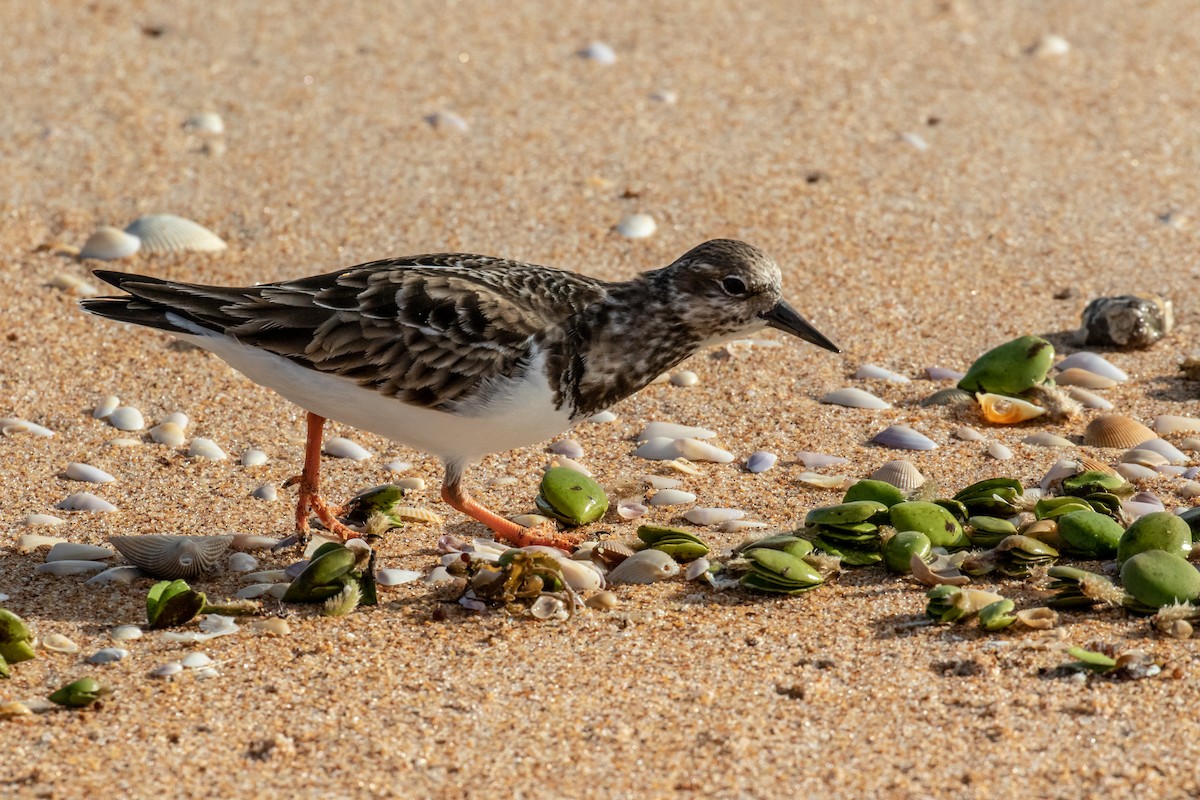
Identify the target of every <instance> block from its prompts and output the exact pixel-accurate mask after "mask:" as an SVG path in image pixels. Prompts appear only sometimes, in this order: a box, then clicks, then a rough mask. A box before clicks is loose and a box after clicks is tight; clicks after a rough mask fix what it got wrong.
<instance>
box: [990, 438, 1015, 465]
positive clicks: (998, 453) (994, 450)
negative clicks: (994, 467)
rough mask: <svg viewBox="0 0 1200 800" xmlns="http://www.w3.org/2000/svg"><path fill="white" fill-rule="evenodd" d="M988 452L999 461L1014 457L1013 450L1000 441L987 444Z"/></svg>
mask: <svg viewBox="0 0 1200 800" xmlns="http://www.w3.org/2000/svg"><path fill="white" fill-rule="evenodd" d="M987 454H988V455H989V456H991V457H992V458H994V459H997V460H998V461H1008V460H1009V459H1010V458H1012V457H1013V451H1012V450H1009V449H1008V448H1007V447H1005V446H1004V445H1003V444H1001V443H1000V442H992V443H991V444H989V445H988V446H987Z"/></svg>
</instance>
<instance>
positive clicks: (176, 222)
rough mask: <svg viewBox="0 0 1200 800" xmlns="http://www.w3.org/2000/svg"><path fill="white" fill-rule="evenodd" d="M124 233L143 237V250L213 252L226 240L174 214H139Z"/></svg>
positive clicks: (156, 251) (157, 251)
mask: <svg viewBox="0 0 1200 800" xmlns="http://www.w3.org/2000/svg"><path fill="white" fill-rule="evenodd" d="M125 232H126V233H129V234H132V235H134V236H136V237H138V238H139V239H141V240H142V252H144V253H216V252H220V251H221V250H224V249H225V246H226V245H225V241H224V240H223V239H221V237H220V236H217V235H216V234H215V233H213V232H212V231H210V230H209V229H208V228H206V227H204V226H203V225H201V224H199V223H197V222H192V221H191V220H190V219H184V218H183V217H177V216H175V215H174V214H151V215H150V216H146V217H138V218H137V219H135V220H134V221H133V222H131V223H129V224H128V225H126V226H125Z"/></svg>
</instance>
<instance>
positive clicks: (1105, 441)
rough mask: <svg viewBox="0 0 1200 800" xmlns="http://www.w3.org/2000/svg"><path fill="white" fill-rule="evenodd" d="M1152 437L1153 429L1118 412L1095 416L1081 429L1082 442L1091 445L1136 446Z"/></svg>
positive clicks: (1153, 436)
mask: <svg viewBox="0 0 1200 800" xmlns="http://www.w3.org/2000/svg"><path fill="white" fill-rule="evenodd" d="M1154 438H1156V437H1155V435H1154V431H1152V430H1150V429H1149V428H1147V427H1146V426H1145V425H1143V424H1142V423H1140V422H1138V421H1137V420H1136V419H1132V418H1130V417H1124V416H1121V415H1119V414H1108V415H1105V416H1100V417H1096V418H1095V419H1094V420H1092V421H1091V422H1089V423H1088V426H1087V428H1086V429H1084V431H1083V443H1084V444H1086V445H1090V446H1092V447H1120V448H1128V447H1137V446H1138V445H1139V444H1141V443H1142V442H1145V441H1148V440H1150V439H1154Z"/></svg>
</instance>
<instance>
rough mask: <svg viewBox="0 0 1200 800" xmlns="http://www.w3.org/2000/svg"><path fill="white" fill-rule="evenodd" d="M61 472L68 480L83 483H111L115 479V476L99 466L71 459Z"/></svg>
mask: <svg viewBox="0 0 1200 800" xmlns="http://www.w3.org/2000/svg"><path fill="white" fill-rule="evenodd" d="M63 474H64V475H65V476H66V477H67V478H68V479H69V480H73V481H83V482H84V483H112V482H113V481H115V480H116V478H114V477H113V476H112V475H109V474H108V473H107V472H105V471H104V470H102V469H100V468H99V467H93V466H92V465H91V464H81V463H80V462H78V461H72V462H71V463H70V464H67V469H66V470H65V471H64V472H63Z"/></svg>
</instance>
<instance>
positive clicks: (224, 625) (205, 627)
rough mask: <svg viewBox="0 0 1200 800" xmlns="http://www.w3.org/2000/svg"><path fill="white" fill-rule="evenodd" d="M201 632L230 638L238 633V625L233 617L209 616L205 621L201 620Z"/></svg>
mask: <svg viewBox="0 0 1200 800" xmlns="http://www.w3.org/2000/svg"><path fill="white" fill-rule="evenodd" d="M200 630H202V631H204V632H205V633H207V634H208V635H209V636H210V637H212V636H228V635H230V634H232V633H237V632H238V626H237V623H236V622H234V620H233V617H226V616H223V615H221V614H208V615H207V616H206V617H205V618H204V619H202V620H200Z"/></svg>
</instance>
